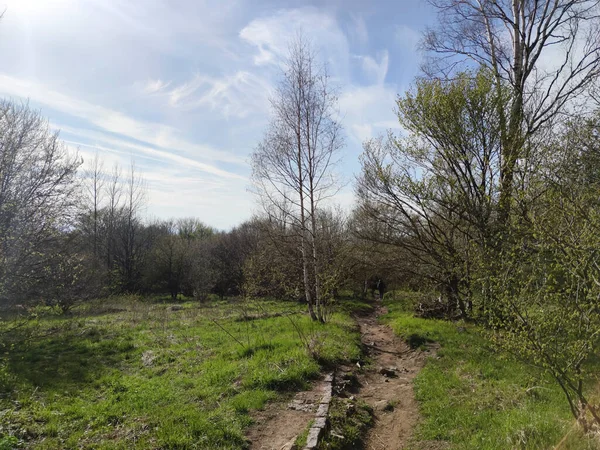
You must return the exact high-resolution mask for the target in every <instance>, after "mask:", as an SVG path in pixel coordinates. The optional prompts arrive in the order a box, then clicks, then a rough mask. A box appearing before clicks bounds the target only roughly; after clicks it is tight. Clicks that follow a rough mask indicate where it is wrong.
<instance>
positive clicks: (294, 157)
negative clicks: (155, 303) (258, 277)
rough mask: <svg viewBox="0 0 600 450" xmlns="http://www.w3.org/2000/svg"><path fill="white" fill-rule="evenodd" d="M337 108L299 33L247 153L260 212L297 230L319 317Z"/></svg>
mask: <svg viewBox="0 0 600 450" xmlns="http://www.w3.org/2000/svg"><path fill="white" fill-rule="evenodd" d="M336 106H337V95H336V92H335V89H332V88H331V86H330V77H329V75H328V73H327V70H326V68H325V67H324V66H323V65H320V64H319V63H318V62H317V59H316V54H315V51H314V50H313V48H312V46H311V44H310V43H309V42H308V41H307V40H306V39H305V38H304V37H303V36H302V35H298V36H297V37H296V38H295V39H294V40H293V41H292V42H291V44H290V46H289V52H288V57H287V59H286V61H285V63H284V73H283V78H282V80H281V82H280V84H279V86H278V88H277V90H276V92H275V95H274V96H273V98H272V99H271V108H272V112H273V117H272V120H271V124H270V126H269V128H268V130H267V132H266V133H265V137H264V138H263V140H262V142H261V143H260V144H259V145H258V147H257V148H256V150H255V151H254V153H253V155H252V168H253V179H254V183H255V187H256V191H257V193H258V194H259V195H260V197H261V199H262V201H263V204H264V205H265V211H267V213H268V214H269V215H270V216H271V217H272V218H274V217H275V216H278V217H283V218H284V219H283V220H284V221H289V223H290V224H291V225H292V226H293V227H294V229H295V230H296V233H297V236H298V242H299V247H300V250H301V255H302V268H303V270H302V272H303V284H304V291H305V297H306V301H307V304H308V308H309V312H310V314H311V317H312V318H313V319H314V320H320V321H324V320H325V316H324V314H323V310H322V308H321V306H322V305H321V302H322V297H321V273H320V272H321V271H320V263H321V261H320V255H319V250H318V249H319V246H318V229H317V212H318V209H319V204H320V203H321V202H322V200H323V199H324V198H326V197H327V196H328V195H330V194H331V192H332V191H333V190H334V189H335V186H336V183H335V179H334V177H333V174H332V166H333V165H334V163H335V155H336V153H337V151H338V150H339V149H340V148H341V147H342V145H343V138H342V135H341V125H340V124H339V123H338V122H337V120H336ZM273 211H277V213H276V214H274V215H273V214H272V212H273Z"/></svg>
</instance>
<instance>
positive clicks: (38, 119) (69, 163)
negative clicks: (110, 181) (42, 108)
mask: <svg viewBox="0 0 600 450" xmlns="http://www.w3.org/2000/svg"><path fill="white" fill-rule="evenodd" d="M80 164H81V160H80V158H79V157H78V155H77V154H72V153H70V152H69V151H68V149H67V147H66V146H65V145H64V144H63V143H62V142H61V141H60V140H59V138H58V133H56V132H51V131H50V129H49V126H48V122H47V121H46V120H45V119H44V118H43V117H42V116H41V115H40V114H39V113H38V112H37V111H33V110H31V109H30V108H29V106H28V105H26V104H16V103H12V102H10V101H4V100H3V101H0V298H1V299H2V300H7V299H8V298H10V299H12V300H17V299H20V300H25V299H31V295H33V294H32V291H35V289H36V287H39V286H40V285H41V284H43V283H47V282H52V278H51V277H50V278H47V277H46V272H45V271H44V270H43V269H44V268H45V267H46V266H47V263H48V261H49V259H50V257H51V256H52V255H51V253H52V250H51V249H52V248H53V246H54V244H55V242H56V240H57V239H59V238H60V234H61V233H62V232H64V230H66V229H68V228H69V227H70V224H71V223H72V220H73V219H74V216H75V207H76V204H77V195H76V194H77V190H78V183H77V178H76V173H77V169H78V167H79V165H80Z"/></svg>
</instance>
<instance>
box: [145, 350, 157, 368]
mask: <svg viewBox="0 0 600 450" xmlns="http://www.w3.org/2000/svg"><path fill="white" fill-rule="evenodd" d="M155 359H156V355H154V352H153V351H152V350H146V351H145V352H144V353H142V364H143V365H144V366H146V367H150V366H151V365H152V364H153V363H154V360H155Z"/></svg>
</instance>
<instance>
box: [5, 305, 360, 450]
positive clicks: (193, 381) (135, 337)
mask: <svg viewBox="0 0 600 450" xmlns="http://www.w3.org/2000/svg"><path fill="white" fill-rule="evenodd" d="M172 306H173V304H165V303H164V302H154V301H141V300H139V299H136V298H135V297H130V298H114V299H113V300H112V301H107V302H104V303H93V304H88V305H86V307H85V308H76V309H75V310H74V311H73V317H72V318H71V319H70V320H66V319H65V318H63V317H62V316H56V315H52V316H44V317H41V318H40V321H39V322H40V323H39V330H38V332H37V334H36V336H37V337H35V338H34V339H29V340H24V339H22V336H23V334H22V332H21V331H17V330H15V331H14V332H13V333H11V334H9V335H8V338H7V339H10V340H11V342H12V343H13V344H14V346H13V349H12V350H11V351H10V352H8V353H7V354H5V355H3V356H2V365H0V367H3V368H4V369H2V370H3V372H0V374H1V376H2V385H0V388H1V389H2V391H1V393H0V394H1V395H0V411H2V414H3V417H2V421H1V422H2V423H3V424H8V425H7V426H8V428H4V429H0V433H7V434H8V435H12V436H15V437H16V438H17V439H22V440H23V442H24V444H23V446H24V447H25V448H47V449H50V448H56V449H68V448H107V449H108V448H111V449H112V448H123V449H125V448H127V449H130V448H140V449H146V448H178V449H187V448H190V449H191V448H199V449H204V448H230V449H238V448H243V447H244V446H245V445H246V443H245V439H244V429H245V428H246V427H247V426H248V425H249V424H250V423H251V418H250V416H249V412H251V411H253V410H256V409H258V408H261V407H262V406H263V405H264V403H265V402H266V401H268V400H270V399H273V398H275V397H277V396H278V395H280V393H281V392H282V391H287V390H295V389H298V388H301V387H304V386H305V385H306V383H307V381H309V380H310V379H311V378H313V377H316V376H317V375H318V374H319V372H320V370H321V368H320V365H319V363H318V362H317V361H316V360H315V359H313V358H312V356H311V355H310V354H309V352H307V350H306V348H305V346H304V344H303V342H302V340H301V338H300V337H299V335H298V333H297V331H296V330H295V329H294V327H292V326H291V324H290V321H289V318H288V317H287V315H288V314H293V315H294V320H295V321H296V323H297V326H298V327H299V329H300V330H301V331H302V333H303V334H304V335H305V336H308V337H310V338H311V339H312V338H314V339H316V340H318V341H319V352H318V358H319V361H320V362H321V363H322V364H334V363H336V362H341V361H350V360H355V359H358V358H359V356H360V347H359V339H358V333H357V332H356V330H355V329H354V323H353V321H352V320H351V319H350V318H349V317H348V316H347V315H346V314H334V315H333V317H332V320H331V322H330V323H328V324H320V323H315V322H313V321H311V320H310V318H308V317H306V316H305V315H303V314H300V313H299V312H300V310H301V309H303V306H302V305H297V304H289V303H283V302H274V301H263V302H256V303H255V304H254V306H249V307H248V308H249V309H247V310H246V313H245V314H247V315H248V316H251V317H252V319H251V320H241V319H242V318H243V314H242V313H241V306H240V304H238V303H228V302H217V303H215V304H212V305H210V306H202V305H199V304H198V303H197V302H184V303H178V304H177V306H178V307H182V309H172V308H171V307H172ZM216 323H218V324H219V325H220V326H217V325H216ZM4 426H6V425H4Z"/></svg>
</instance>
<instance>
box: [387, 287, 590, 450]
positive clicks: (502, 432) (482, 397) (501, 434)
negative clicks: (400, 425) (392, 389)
mask: <svg viewBox="0 0 600 450" xmlns="http://www.w3.org/2000/svg"><path fill="white" fill-rule="evenodd" d="M398 298H399V300H398V301H386V305H387V306H388V309H389V314H387V316H385V317H384V319H383V320H384V321H385V322H386V323H389V324H390V325H391V326H392V328H393V329H394V331H395V332H396V333H397V334H399V335H401V336H403V337H404V338H405V339H406V340H407V341H408V342H409V343H411V344H412V345H413V346H415V347H418V346H420V345H426V343H427V342H430V341H435V342H437V343H439V344H440V346H441V348H440V349H439V351H438V352H437V356H436V357H433V358H430V359H429V360H428V362H427V364H426V366H425V368H424V369H423V370H422V371H421V373H420V374H419V375H418V376H417V378H416V380H415V390H416V397H417V400H418V401H419V403H420V410H421V413H422V416H423V420H422V422H421V423H420V425H419V427H418V429H417V433H416V439H415V443H414V447H415V448H420V447H423V445H420V444H419V443H421V444H423V442H427V441H439V442H443V443H448V444H450V447H451V448H455V449H473V450H475V449H478V450H484V449H494V450H495V449H552V448H555V447H556V445H558V444H559V443H561V444H560V448H561V449H573V450H574V449H598V448H600V445H599V444H598V442H599V441H598V439H597V436H595V437H592V438H589V437H588V438H586V437H583V436H582V435H581V434H580V433H579V431H578V429H577V427H574V422H575V421H574V419H573V417H572V415H571V413H570V411H569V408H568V404H567V401H566V399H565V397H564V394H563V393H562V391H561V390H560V388H559V386H558V384H556V383H555V382H554V381H553V380H552V379H550V378H549V377H546V376H544V375H542V374H541V373H540V372H539V370H538V369H536V368H534V367H531V366H528V365H526V364H523V363H521V362H519V361H517V360H516V359H514V358H513V357H511V356H510V355H507V354H503V353H498V352H495V351H494V350H493V349H492V348H490V347H489V345H488V344H487V342H486V340H485V339H484V338H483V337H482V335H481V334H480V332H479V330H478V329H477V328H476V327H474V326H472V325H468V324H465V323H452V322H445V321H440V320H424V319H418V318H415V317H413V315H412V314H411V313H408V312H404V310H405V309H406V308H404V307H403V305H404V304H405V303H404V302H403V299H402V297H401V296H400V297H398ZM409 301H410V300H409ZM565 436H566V439H564V440H563V438H565ZM561 441H562V442H561ZM427 448H429V447H427ZM431 448H438V447H431ZM440 448H441V447H440ZM444 448H445V447H444Z"/></svg>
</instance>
